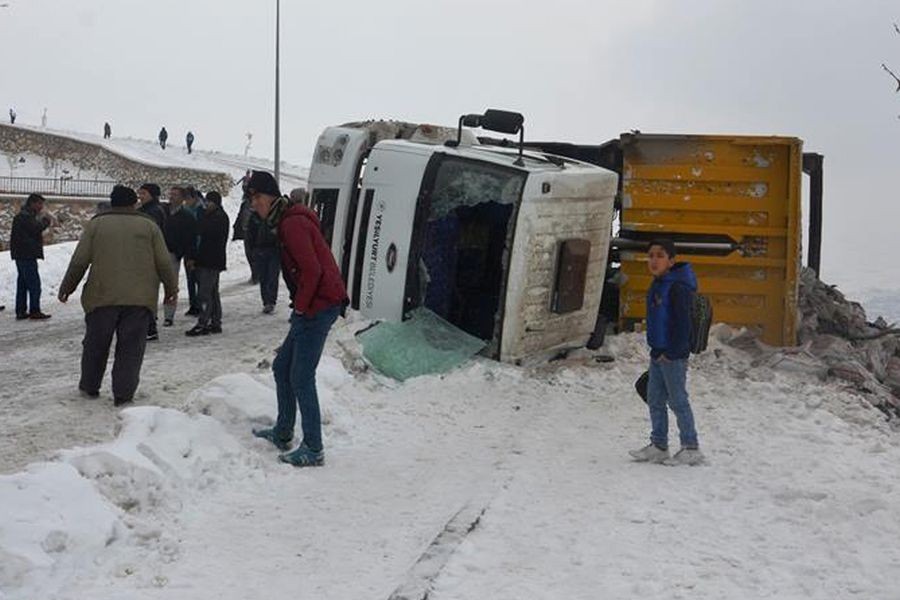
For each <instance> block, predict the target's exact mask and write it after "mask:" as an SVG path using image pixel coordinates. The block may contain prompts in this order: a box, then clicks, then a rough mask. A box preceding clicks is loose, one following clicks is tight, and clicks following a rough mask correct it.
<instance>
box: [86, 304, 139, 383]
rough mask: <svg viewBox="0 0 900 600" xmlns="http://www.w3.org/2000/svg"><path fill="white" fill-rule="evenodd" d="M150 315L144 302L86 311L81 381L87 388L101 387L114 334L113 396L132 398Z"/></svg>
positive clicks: (137, 378)
mask: <svg viewBox="0 0 900 600" xmlns="http://www.w3.org/2000/svg"><path fill="white" fill-rule="evenodd" d="M151 318H152V315H151V313H150V310H149V309H148V308H147V307H146V306H101V307H100V308H95V309H94V310H92V311H91V312H89V313H88V314H86V315H85V317H84V322H85V325H86V329H85V332H84V341H83V342H82V346H83V347H82V351H81V381H80V382H79V383H78V387H79V388H81V389H82V390H85V391H86V392H92V393H93V392H98V391H100V384H101V383H102V381H103V374H104V373H105V372H106V362H107V360H108V359H109V347H110V345H111V344H112V338H113V335H115V336H116V352H115V357H114V359H113V369H112V392H113V397H114V398H118V399H121V400H131V399H132V398H134V392H135V391H136V390H137V387H138V382H139V381H140V378H141V365H142V364H143V362H144V349H145V348H146V347H147V327H148V326H149V325H150V319H151Z"/></svg>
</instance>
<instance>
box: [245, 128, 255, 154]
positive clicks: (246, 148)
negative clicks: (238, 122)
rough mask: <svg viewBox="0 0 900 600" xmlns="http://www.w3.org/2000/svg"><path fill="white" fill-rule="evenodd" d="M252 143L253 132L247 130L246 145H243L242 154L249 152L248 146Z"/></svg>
mask: <svg viewBox="0 0 900 600" xmlns="http://www.w3.org/2000/svg"><path fill="white" fill-rule="evenodd" d="M252 144H253V134H252V133H250V132H249V131H248V132H247V145H246V146H244V156H247V155H248V154H250V146H251V145H252Z"/></svg>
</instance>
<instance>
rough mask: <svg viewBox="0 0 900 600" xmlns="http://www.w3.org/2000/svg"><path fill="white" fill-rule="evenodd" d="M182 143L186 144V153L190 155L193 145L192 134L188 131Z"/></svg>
mask: <svg viewBox="0 0 900 600" xmlns="http://www.w3.org/2000/svg"><path fill="white" fill-rule="evenodd" d="M184 141H185V142H186V143H187V151H188V154H190V153H191V146H193V145H194V134H193V133H192V132H190V131H188V132H187V135H186V136H185V138H184Z"/></svg>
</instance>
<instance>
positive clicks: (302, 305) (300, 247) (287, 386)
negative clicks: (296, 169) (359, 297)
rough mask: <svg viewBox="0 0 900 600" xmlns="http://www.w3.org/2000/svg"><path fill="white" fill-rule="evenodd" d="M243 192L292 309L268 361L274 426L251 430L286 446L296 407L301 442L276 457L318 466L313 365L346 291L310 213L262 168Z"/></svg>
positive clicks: (319, 446) (318, 415) (322, 459)
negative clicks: (268, 235)
mask: <svg viewBox="0 0 900 600" xmlns="http://www.w3.org/2000/svg"><path fill="white" fill-rule="evenodd" d="M247 194H248V196H250V199H251V202H252V203H253V210H254V211H256V213H257V214H258V215H259V217H260V218H261V219H262V220H263V221H264V223H265V226H266V227H268V228H270V229H274V230H276V232H277V235H278V241H279V243H280V245H281V267H282V270H283V272H284V273H285V282H286V283H287V284H288V288H289V289H290V291H291V295H292V298H293V308H294V311H293V313H292V314H291V328H290V331H289V332H288V334H287V337H286V338H285V340H284V342H283V343H282V344H281V347H280V348H279V349H278V355H277V356H276V357H275V361H274V362H273V363H272V371H273V372H274V374H275V385H276V393H277V397H278V420H277V421H276V422H275V426H274V427H272V428H270V429H255V430H253V434H254V435H255V436H257V437H260V438H263V439H266V440H269V441H270V442H272V443H273V444H274V445H275V447H276V448H278V449H281V450H288V449H289V448H290V443H291V440H292V439H293V437H294V423H295V421H296V418H297V407H298V406H299V407H300V419H301V426H302V429H303V441H302V442H301V443H300V446H298V447H297V448H296V449H295V450H294V451H293V452H287V453H285V454H282V455H281V456H280V457H279V458H280V460H282V461H283V462H286V463H290V464H292V465H294V466H297V467H309V466H319V465H322V464H324V462H325V451H324V449H323V447H322V421H321V413H320V410H319V397H318V395H317V392H316V367H317V366H318V364H319V359H320V358H321V356H322V350H323V349H324V347H325V340H326V338H327V337H328V331H329V330H330V329H331V326H332V325H333V324H334V322H335V320H337V318H338V316H339V315H340V313H341V309H342V308H343V306H344V305H345V304H346V302H347V291H346V289H345V288H344V282H343V281H342V280H341V271H340V269H339V268H338V266H337V263H335V261H334V256H333V255H332V254H331V249H330V248H329V247H328V244H327V243H325V238H323V237H322V232H321V230H320V224H319V218H318V217H317V216H316V213H315V212H313V211H312V210H310V209H309V208H307V207H305V206H300V205H296V204H292V203H291V202H290V200H288V199H287V198H285V197H283V196H282V195H281V192H280V190H279V189H278V183H277V182H276V181H275V178H274V177H272V175H270V174H269V173H266V172H264V171H254V172H253V176H252V177H251V178H250V182H249V185H248V189H247Z"/></svg>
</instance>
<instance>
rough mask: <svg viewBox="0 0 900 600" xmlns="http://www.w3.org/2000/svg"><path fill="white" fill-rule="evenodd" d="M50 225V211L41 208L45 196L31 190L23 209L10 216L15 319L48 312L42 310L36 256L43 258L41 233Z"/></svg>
mask: <svg viewBox="0 0 900 600" xmlns="http://www.w3.org/2000/svg"><path fill="white" fill-rule="evenodd" d="M49 226H50V215H48V214H47V213H45V212H44V197H43V196H41V195H39V194H31V195H30V196H28V199H27V200H25V205H24V206H23V207H22V210H21V211H20V212H19V214H17V215H16V216H15V217H14V218H13V222H12V232H11V233H10V236H9V255H10V258H12V259H13V260H14V261H16V270H17V271H18V273H19V276H18V281H17V286H16V319H34V320H42V319H49V318H50V315H48V314H45V313H43V312H41V275H40V273H38V265H37V261H38V259H43V258H44V237H43V234H44V230H45V229H47V227H49ZM28 300H30V302H28ZM29 306H30V310H28V309H29Z"/></svg>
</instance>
